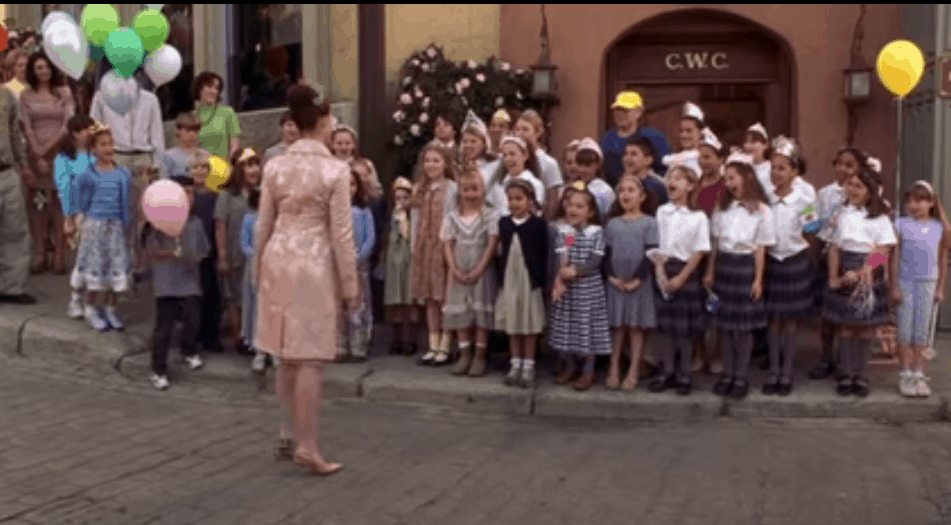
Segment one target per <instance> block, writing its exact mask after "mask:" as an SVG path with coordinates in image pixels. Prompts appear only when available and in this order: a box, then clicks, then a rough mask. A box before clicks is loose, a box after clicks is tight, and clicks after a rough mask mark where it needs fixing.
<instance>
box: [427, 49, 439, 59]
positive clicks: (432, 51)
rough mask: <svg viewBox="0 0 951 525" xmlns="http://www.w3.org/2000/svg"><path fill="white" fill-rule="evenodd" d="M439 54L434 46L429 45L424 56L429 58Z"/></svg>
mask: <svg viewBox="0 0 951 525" xmlns="http://www.w3.org/2000/svg"><path fill="white" fill-rule="evenodd" d="M438 54H439V51H438V50H437V49H436V46H429V47H427V48H426V56H428V57H429V58H430V59H433V58H436V55H438Z"/></svg>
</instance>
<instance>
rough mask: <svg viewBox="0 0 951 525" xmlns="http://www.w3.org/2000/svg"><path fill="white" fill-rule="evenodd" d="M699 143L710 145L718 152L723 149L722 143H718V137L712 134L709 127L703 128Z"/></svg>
mask: <svg viewBox="0 0 951 525" xmlns="http://www.w3.org/2000/svg"><path fill="white" fill-rule="evenodd" d="M700 145H701V146H710V147H711V148H713V149H715V150H717V151H718V152H719V151H720V150H722V149H723V144H720V139H718V138H717V136H716V135H714V134H713V132H712V131H710V128H703V132H702V137H701V139H700Z"/></svg>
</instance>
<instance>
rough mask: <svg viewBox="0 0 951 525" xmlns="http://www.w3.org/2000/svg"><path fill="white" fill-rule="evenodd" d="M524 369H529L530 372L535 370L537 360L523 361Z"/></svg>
mask: <svg viewBox="0 0 951 525" xmlns="http://www.w3.org/2000/svg"><path fill="white" fill-rule="evenodd" d="M522 367H524V368H527V369H529V370H531V369H532V368H535V360H534V359H523V360H522Z"/></svg>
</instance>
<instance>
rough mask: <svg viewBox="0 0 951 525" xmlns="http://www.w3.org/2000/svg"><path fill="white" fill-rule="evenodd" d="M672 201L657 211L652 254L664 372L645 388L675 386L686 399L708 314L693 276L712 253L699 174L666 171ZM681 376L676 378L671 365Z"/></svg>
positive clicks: (677, 169) (685, 169)
mask: <svg viewBox="0 0 951 525" xmlns="http://www.w3.org/2000/svg"><path fill="white" fill-rule="evenodd" d="M666 178H667V193H668V195H669V197H670V202H668V203H667V204H665V205H663V206H661V207H660V208H659V209H658V210H657V231H658V237H659V241H660V247H659V248H658V249H656V250H650V251H649V252H648V257H650V258H651V260H652V262H653V263H654V269H655V272H656V275H657V285H658V288H659V294H658V295H657V296H656V297H655V301H656V304H657V328H658V329H659V330H660V331H661V332H664V333H666V334H667V335H668V336H669V337H670V338H671V341H669V342H668V343H667V344H664V345H662V347H661V353H662V356H661V359H662V360H663V362H664V370H663V373H662V374H661V375H660V376H659V377H657V378H656V379H654V381H652V382H651V384H650V386H649V390H650V391H651V392H663V391H664V390H666V389H668V388H671V387H676V388H677V393H678V394H680V395H687V394H689V393H690V390H691V372H692V368H693V367H692V365H693V356H692V354H693V339H694V338H695V337H697V336H699V335H700V334H703V332H704V330H705V329H706V325H707V315H706V312H705V311H704V307H703V292H702V290H701V289H700V275H699V272H698V271H697V269H698V267H699V265H700V261H701V260H702V259H703V257H704V255H706V254H707V252H709V251H710V224H709V220H708V219H707V215H706V214H705V213H704V212H702V211H699V210H698V209H697V208H696V197H697V188H698V183H699V175H697V172H695V171H694V170H692V169H690V168H688V167H686V166H674V167H673V168H671V170H670V171H668V172H667V177H666ZM678 358H679V360H680V369H679V370H680V372H679V374H677V375H676V376H675V375H674V363H675V360H676V359H678Z"/></svg>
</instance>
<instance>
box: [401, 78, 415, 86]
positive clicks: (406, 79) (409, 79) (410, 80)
mask: <svg viewBox="0 0 951 525" xmlns="http://www.w3.org/2000/svg"><path fill="white" fill-rule="evenodd" d="M412 83H413V79H412V77H409V76H406V77H403V87H407V86H409V85H410V84H412Z"/></svg>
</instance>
